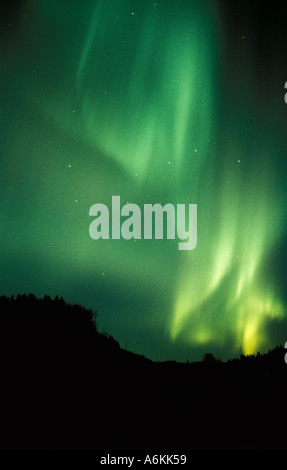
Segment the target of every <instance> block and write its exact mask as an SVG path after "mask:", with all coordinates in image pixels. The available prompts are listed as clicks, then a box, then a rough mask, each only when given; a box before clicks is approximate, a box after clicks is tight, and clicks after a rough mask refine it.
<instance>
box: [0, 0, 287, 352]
mask: <svg viewBox="0 0 287 470" xmlns="http://www.w3.org/2000/svg"><path fill="white" fill-rule="evenodd" d="M283 3H284V2H282V1H278V0H275V1H273V2H264V1H263V2H259V1H254V2H250V1H247V0H243V1H237V0H236V1H235V0H229V1H227V0H210V1H208V0H85V1H84V2H83V1H80V0H27V1H26V2H24V1H23V2H21V1H10V2H9V1H7V2H2V7H1V8H2V11H1V12H0V17H1V20H0V21H1V38H0V39H1V62H0V67H1V79H0V220H1V224H0V253H1V254H0V274H1V275H0V294H1V295H9V296H10V295H12V294H14V295H17V294H18V293H22V294H23V293H29V292H32V293H34V294H35V295H36V296H38V297H42V296H44V295H45V294H47V295H50V296H52V297H54V296H55V295H58V296H63V298H64V299H65V300H66V301H67V302H71V303H79V304H82V305H84V306H86V307H89V308H90V307H92V308H93V309H94V310H97V311H98V326H99V329H100V330H102V329H104V330H106V331H107V332H108V333H109V334H111V335H112V336H114V337H115V339H117V340H118V341H119V342H120V344H121V346H122V347H127V348H128V349H129V350H131V351H134V352H137V353H139V354H144V355H145V356H147V357H149V358H151V359H154V360H167V359H174V360H179V361H186V360H187V359H188V360H190V361H195V360H200V359H201V357H202V354H203V353H205V352H212V353H214V354H215V355H216V356H219V357H221V358H222V359H223V360H226V359H227V358H231V357H236V356H238V355H239V354H241V353H242V352H243V353H245V354H249V353H254V352H257V351H261V352H266V351H267V350H268V349H269V348H272V347H274V346H276V345H278V344H284V343H285V341H286V340H287V312H286V305H287V291H286V277H287V276H286V274H287V273H286V265H287V256H286V244H287V239H286V222H287V219H286V215H287V213H286V207H287V206H286V202H287V191H286V189H287V188H286V181H287V179H286V173H287V164H286V162H287V140H286V129H287V104H286V103H285V101H284V95H285V92H286V91H287V90H286V91H285V89H284V85H285V82H286V81H287V67H286V64H287V46H286V44H287V33H286V32H285V29H286V24H285V16H284V9H283V7H284V4H283ZM250 4H252V5H250ZM282 4H283V5H282ZM115 195H119V196H120V197H121V202H122V204H125V203H127V202H130V203H135V204H137V205H138V206H139V207H141V208H142V207H143V204H147V203H151V204H155V203H161V204H166V203H171V204H174V205H176V204H197V205H198V208H197V210H198V234H197V240H198V242H197V247H196V248H195V249H194V250H191V251H179V250H178V240H177V239H175V240H167V239H164V240H154V239H153V240H144V239H141V240H134V239H132V240H124V239H120V240H111V239H110V240H93V239H91V238H90V236H89V226H90V223H91V222H92V219H91V217H90V216H89V209H90V207H91V206H92V205H93V204H95V203H103V204H106V205H107V206H108V207H109V208H111V200H112V196H115Z"/></svg>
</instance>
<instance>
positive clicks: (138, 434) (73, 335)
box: [0, 294, 287, 451]
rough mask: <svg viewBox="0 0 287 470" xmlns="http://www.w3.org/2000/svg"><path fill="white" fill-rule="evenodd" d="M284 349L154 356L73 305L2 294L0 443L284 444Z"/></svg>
mask: <svg viewBox="0 0 287 470" xmlns="http://www.w3.org/2000/svg"><path fill="white" fill-rule="evenodd" d="M285 352H286V351H285V350H284V348H283V347H282V346H279V347H277V348H275V349H274V350H272V351H269V352H268V353H267V354H257V355H255V356H247V357H245V356H241V358H240V359H234V360H230V361H228V362H225V363H224V362H220V361H218V360H216V359H215V358H214V356H213V355H212V354H211V353H207V354H206V355H205V358H204V360H203V361H202V362H198V363H188V364H183V363H177V362H173V361H170V362H162V363H156V362H153V361H150V360H148V359H146V358H145V357H142V356H139V355H136V354H133V353H131V352H129V351H126V350H124V349H121V348H120V346H119V343H118V342H117V341H116V340H114V339H113V338H112V337H111V336H109V335H108V334H105V333H100V332H99V331H98V330H97V324H96V314H95V313H94V312H93V311H91V310H88V309H85V308H83V307H81V306H80V305H69V304H67V303H66V302H65V301H64V300H63V299H62V298H60V299H59V298H58V297H56V298H55V299H54V300H52V299H51V298H49V297H47V296H45V297H44V298H43V299H37V298H36V297H35V296H34V295H32V294H29V295H28V296H26V295H18V296H17V297H16V298H14V297H11V298H7V297H4V296H3V297H0V353H1V355H0V357H1V365H0V367H1V369H0V371H1V375H0V377H1V389H0V399H1V402H0V413H1V421H0V433H1V436H0V448H1V449H96V450H102V451H109V450H111V449H114V450H115V449H135V450H141V449H142V450H145V449H154V450H159V449H165V450H168V449H182V450H193V449H206V450H208V449H283V448H284V449H286V447H287V446H286V442H285V441H286V439H285V432H284V429H285V426H286V417H287V416H286V415H287V413H286V404H285V395H286V385H287V380H286V378H287V364H285V362H284V355H285Z"/></svg>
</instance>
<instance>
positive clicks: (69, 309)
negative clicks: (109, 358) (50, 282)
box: [0, 293, 119, 348]
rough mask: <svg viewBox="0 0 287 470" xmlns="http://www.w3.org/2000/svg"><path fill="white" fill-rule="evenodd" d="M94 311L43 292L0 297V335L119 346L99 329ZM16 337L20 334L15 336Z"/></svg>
mask: <svg viewBox="0 0 287 470" xmlns="http://www.w3.org/2000/svg"><path fill="white" fill-rule="evenodd" d="M96 319H97V312H95V311H93V310H92V309H88V308H85V307H83V306H81V305H79V304H69V303H67V302H65V300H64V299H63V297H60V298H59V297H58V296H56V297H55V298H54V299H52V298H51V297H49V296H48V295H45V296H44V297H43V298H37V297H36V296H35V295H34V294H31V293H30V294H28V295H27V294H23V295H20V294H18V295H17V296H16V297H14V295H12V296H11V297H6V296H1V297H0V337H1V336H2V341H4V342H6V341H7V336H8V337H10V339H11V337H12V338H13V337H14V338H16V337H19V335H20V336H21V337H22V339H23V340H25V338H26V339H28V337H29V341H31V340H35V341H37V339H38V340H39V341H43V340H44V339H47V340H48V341H49V340H51V341H53V342H55V341H56V342H57V340H59V341H63V342H67V341H70V342H73V341H74V342H79V341H81V340H83V341H84V342H85V344H86V345H87V344H89V343H90V344H91V343H99V342H100V343H109V345H110V346H113V347H114V348H119V343H118V341H116V340H115V339H114V338H113V337H112V336H111V335H109V334H107V333H106V332H99V331H98V327H97V322H96ZM17 339H19V338H17Z"/></svg>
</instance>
